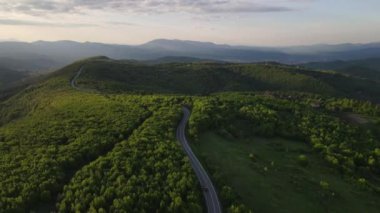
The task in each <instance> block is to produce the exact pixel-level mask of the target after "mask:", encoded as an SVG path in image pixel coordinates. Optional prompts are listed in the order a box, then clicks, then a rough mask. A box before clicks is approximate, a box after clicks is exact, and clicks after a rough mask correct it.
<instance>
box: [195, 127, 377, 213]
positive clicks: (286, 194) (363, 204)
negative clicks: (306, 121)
mask: <svg viewBox="0 0 380 213" xmlns="http://www.w3.org/2000/svg"><path fill="white" fill-rule="evenodd" d="M193 148H194V150H195V152H196V153H197V154H198V156H200V157H201V159H202V160H203V161H204V162H205V163H206V166H207V167H208V168H209V170H211V171H214V176H218V177H219V178H220V179H221V180H222V181H223V182H224V184H226V185H228V186H230V187H231V188H232V189H233V190H234V191H235V193H236V194H237V195H238V196H239V197H240V198H241V199H242V202H243V203H244V204H245V205H246V206H248V207H250V208H252V209H253V210H254V211H255V212H378V209H379V208H380V202H379V201H380V199H379V196H378V195H375V194H372V193H371V192H368V191H367V190H366V189H364V187H362V186H360V185H357V184H353V183H349V182H348V181H346V180H344V179H343V178H342V177H341V175H340V174H338V173H337V172H336V171H335V170H333V169H330V168H329V167H328V166H326V164H325V162H324V161H323V159H321V158H320V156H318V155H316V154H313V153H312V152H311V151H312V150H311V149H310V148H309V146H308V145H307V144H304V143H302V142H296V141H289V140H283V139H263V138H256V137H255V138H249V139H245V140H237V139H225V138H222V137H220V136H219V135H217V134H215V133H213V132H208V133H205V134H203V135H202V136H201V137H200V141H199V143H197V144H196V145H193ZM301 155H304V156H301ZM304 157H306V159H307V163H306V164H307V166H305V165H304V164H303V163H302V162H301V161H303V160H304ZM300 158H301V159H300ZM302 165H304V166H302Z"/></svg>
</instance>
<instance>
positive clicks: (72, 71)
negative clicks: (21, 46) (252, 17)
mask: <svg viewBox="0 0 380 213" xmlns="http://www.w3.org/2000/svg"><path fill="white" fill-rule="evenodd" d="M81 68H82V69H83V72H82V73H81V75H79V77H78V79H76V85H77V87H78V89H75V88H72V87H71V84H70V83H71V80H72V79H73V77H74V76H76V75H77V73H78V71H79V70H80V69H81ZM368 82H369V81H366V80H362V79H358V78H354V77H345V76H342V75H339V74H328V73H320V72H316V71H311V70H303V69H298V68H296V67H292V66H285V65H279V64H265V63H264V64H217V63H208V62H207V63H203V62H202V63H169V64H159V65H146V64H144V63H141V62H136V61H114V60H110V59H108V58H105V57H97V58H92V59H87V60H82V61H78V62H76V63H74V64H71V65H69V66H67V67H65V68H63V69H61V70H58V71H57V72H55V73H52V74H50V75H48V76H46V78H44V79H42V80H41V81H40V82H39V83H36V84H33V85H31V86H29V87H28V88H26V89H24V90H22V91H21V92H19V93H17V94H16V95H14V96H12V97H10V98H8V99H6V100H3V101H1V102H0V212H28V211H36V212H51V211H56V212H204V211H205V210H206V208H205V204H204V199H203V197H202V190H205V189H204V188H202V187H203V186H200V184H199V183H198V181H197V179H196V176H195V174H194V172H193V170H192V169H191V165H190V162H189V159H188V157H187V156H186V155H185V154H184V152H183V151H182V148H181V146H180V144H179V142H177V141H176V135H175V130H176V128H177V125H178V123H179V121H180V119H181V108H182V106H187V107H189V108H191V110H192V115H191V117H190V121H189V131H188V133H189V136H190V137H191V141H192V147H193V149H194V151H195V152H196V154H197V156H198V157H199V158H200V160H201V161H202V164H203V165H204V167H205V168H206V169H207V171H208V172H209V174H211V177H212V180H213V182H214V183H215V185H216V188H217V191H218V195H219V197H220V199H221V201H222V205H223V209H224V211H225V212H251V211H252V210H253V211H254V212H273V211H274V210H277V209H282V210H284V212H294V211H296V210H297V208H296V207H299V209H303V210H306V209H311V208H315V209H318V210H321V211H325V212H326V211H327V212H330V211H332V212H337V211H338V212H339V211H340V210H341V209H344V211H345V212H358V210H360V211H365V212H377V210H378V209H379V208H380V206H379V203H380V195H379V193H380V179H379V175H380V108H379V106H378V105H375V104H373V102H370V101H365V100H357V99H352V97H357V98H360V99H365V98H368V97H370V96H371V97H372V98H373V100H378V99H377V98H378V97H379V96H377V95H378V93H379V92H380V90H377V87H378V86H379V85H376V84H370V83H368ZM367 83H368V84H367ZM271 199H272V200H271Z"/></svg>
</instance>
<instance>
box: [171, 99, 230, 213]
mask: <svg viewBox="0 0 380 213" xmlns="http://www.w3.org/2000/svg"><path fill="white" fill-rule="evenodd" d="M189 118H190V110H189V109H187V108H186V107H184V108H183V117H182V120H181V122H180V124H179V125H178V128H177V139H178V140H179V141H180V142H181V144H182V146H183V149H184V150H185V152H186V154H187V156H189V158H190V163H191V166H192V167H193V169H194V172H195V174H196V175H197V177H198V180H199V182H200V184H201V187H202V191H203V196H204V197H205V200H206V205H207V212H209V213H221V212H222V209H221V206H220V202H219V198H218V194H217V193H216V191H215V187H214V185H213V184H212V182H211V180H210V178H209V176H208V175H207V172H206V170H205V169H204V168H203V167H202V164H201V163H200V162H199V160H198V159H197V157H196V156H195V155H194V153H193V151H192V150H191V148H190V146H189V143H188V142H187V140H186V135H185V129H186V124H187V121H188V120H189Z"/></svg>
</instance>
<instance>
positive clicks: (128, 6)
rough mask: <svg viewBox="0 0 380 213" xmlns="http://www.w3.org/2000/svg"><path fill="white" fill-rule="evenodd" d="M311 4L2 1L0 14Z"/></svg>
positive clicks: (274, 0)
mask: <svg viewBox="0 0 380 213" xmlns="http://www.w3.org/2000/svg"><path fill="white" fill-rule="evenodd" d="M304 1H310V0H268V1H263V0H12V1H9V0H0V11H13V12H17V13H24V14H32V15H43V14H45V13H79V12H81V11H85V10H116V11H119V12H122V13H123V12H124V13H165V12H187V13H197V14H199V13H201V14H207V13H256V12H283V11H291V10H293V8H291V7H287V6H284V2H285V3H286V2H288V3H289V2H293V3H294V2H304Z"/></svg>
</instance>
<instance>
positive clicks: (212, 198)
mask: <svg viewBox="0 0 380 213" xmlns="http://www.w3.org/2000/svg"><path fill="white" fill-rule="evenodd" d="M82 72H83V67H81V68H80V69H79V70H78V72H77V73H76V74H75V76H74V77H73V78H72V79H71V82H70V84H71V87H72V88H74V89H77V90H82V89H81V88H79V87H78V86H77V84H76V81H77V79H78V78H79V76H80V75H81V74H82ZM183 113H184V114H183V117H182V120H181V122H180V124H179V125H178V128H177V139H178V141H179V142H181V144H182V146H183V149H184V151H185V152H186V154H187V156H188V157H189V159H190V163H191V166H192V167H193V170H194V172H195V174H196V175H197V177H198V180H199V183H200V184H201V187H202V191H203V196H204V198H205V201H206V205H207V212H208V213H221V212H222V209H221V205H220V202H219V198H218V194H217V193H216V191H215V187H214V185H213V184H212V182H211V180H210V178H209V176H208V175H207V172H206V170H205V169H204V168H203V167H202V164H201V163H200V162H199V160H198V159H197V157H196V156H195V155H194V153H193V151H192V150H191V148H190V146H189V143H188V142H187V140H186V136H185V129H186V124H187V121H188V120H189V118H190V114H191V113H190V110H189V109H187V108H186V107H183Z"/></svg>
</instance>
